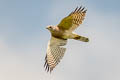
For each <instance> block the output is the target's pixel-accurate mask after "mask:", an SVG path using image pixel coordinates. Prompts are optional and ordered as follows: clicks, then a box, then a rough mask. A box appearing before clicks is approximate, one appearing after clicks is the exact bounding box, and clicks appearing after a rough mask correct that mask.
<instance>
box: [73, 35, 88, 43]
mask: <svg viewBox="0 0 120 80" xmlns="http://www.w3.org/2000/svg"><path fill="white" fill-rule="evenodd" d="M73 39H75V40H79V41H83V42H88V41H89V39H88V38H86V37H83V36H80V35H75V37H74V38H73Z"/></svg>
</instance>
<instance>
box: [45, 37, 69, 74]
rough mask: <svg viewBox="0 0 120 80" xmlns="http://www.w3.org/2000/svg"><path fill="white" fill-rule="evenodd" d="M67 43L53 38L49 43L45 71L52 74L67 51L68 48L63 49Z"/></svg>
mask: <svg viewBox="0 0 120 80" xmlns="http://www.w3.org/2000/svg"><path fill="white" fill-rule="evenodd" d="M66 43H67V40H62V39H58V38H55V37H52V38H51V40H50V41H49V43H48V48H47V54H46V57H45V64H44V67H45V70H47V71H50V72H51V71H52V70H53V68H55V66H56V65H57V64H58V63H59V62H60V59H62V57H63V56H64V53H65V51H66V48H64V47H63V46H64V45H66Z"/></svg>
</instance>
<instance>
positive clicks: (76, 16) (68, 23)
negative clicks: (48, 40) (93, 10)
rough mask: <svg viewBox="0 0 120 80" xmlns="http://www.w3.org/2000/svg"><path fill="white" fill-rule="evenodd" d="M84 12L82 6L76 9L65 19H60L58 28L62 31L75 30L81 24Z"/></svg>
mask: <svg viewBox="0 0 120 80" xmlns="http://www.w3.org/2000/svg"><path fill="white" fill-rule="evenodd" d="M86 11H87V10H85V8H84V7H83V8H82V6H81V7H80V8H78V7H77V8H76V9H75V10H74V11H73V12H71V13H70V14H69V15H68V16H67V17H65V18H64V19H62V21H61V22H60V24H58V27H59V28H60V29H62V30H70V31H73V30H75V29H76V28H77V27H78V26H79V25H80V24H82V21H83V20H84V17H85V14H86Z"/></svg>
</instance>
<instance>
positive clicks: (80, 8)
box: [71, 5, 87, 14]
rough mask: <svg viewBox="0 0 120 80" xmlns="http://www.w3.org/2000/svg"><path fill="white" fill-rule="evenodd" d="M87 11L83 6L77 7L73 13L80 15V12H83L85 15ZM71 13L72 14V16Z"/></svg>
mask: <svg viewBox="0 0 120 80" xmlns="http://www.w3.org/2000/svg"><path fill="white" fill-rule="evenodd" d="M86 11H87V9H85V7H83V6H82V5H81V6H80V7H78V6H77V7H76V8H75V10H74V11H73V12H72V13H76V12H77V13H80V12H83V13H86ZM72 13H71V14H72Z"/></svg>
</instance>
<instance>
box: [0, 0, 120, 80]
mask: <svg viewBox="0 0 120 80" xmlns="http://www.w3.org/2000/svg"><path fill="white" fill-rule="evenodd" d="M81 5H83V6H85V7H86V8H87V9H88V11H87V15H86V18H85V20H84V22H83V24H82V25H81V26H80V27H79V28H78V29H77V30H76V31H75V32H76V33H78V34H80V35H83V36H87V37H89V39H90V42H89V43H83V42H79V41H74V40H69V42H68V44H67V46H66V47H67V51H66V53H65V56H64V57H63V59H62V60H61V62H60V64H59V65H58V66H57V67H56V68H55V69H54V71H53V72H52V74H47V73H46V72H45V71H44V68H43V65H44V57H45V54H46V48H47V42H48V40H49V39H50V33H49V32H48V30H46V29H45V27H46V26H47V25H57V24H58V23H59V22H60V21H61V19H62V18H64V17H65V16H67V15H68V14H69V13H70V12H71V11H73V10H74V9H75V8H76V7H77V6H81ZM119 35H120V1H119V0H92V1H90V0H0V80H120V42H119V41H120V36H119Z"/></svg>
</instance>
